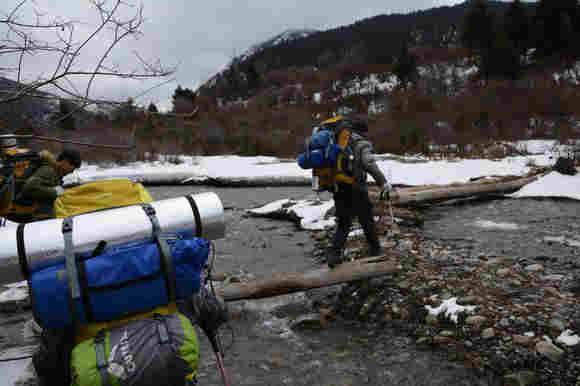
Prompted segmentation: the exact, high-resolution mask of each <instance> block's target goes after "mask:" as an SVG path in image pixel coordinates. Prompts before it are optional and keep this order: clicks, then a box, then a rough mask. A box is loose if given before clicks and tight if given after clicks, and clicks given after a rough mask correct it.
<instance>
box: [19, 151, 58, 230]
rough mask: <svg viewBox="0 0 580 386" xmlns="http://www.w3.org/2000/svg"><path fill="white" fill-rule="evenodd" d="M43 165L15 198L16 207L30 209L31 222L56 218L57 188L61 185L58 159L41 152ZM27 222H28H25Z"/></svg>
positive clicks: (46, 152)
mask: <svg viewBox="0 0 580 386" xmlns="http://www.w3.org/2000/svg"><path fill="white" fill-rule="evenodd" d="M40 157H41V160H42V162H41V165H40V167H39V168H38V169H37V170H36V171H35V172H34V173H33V174H32V176H30V177H29V178H28V179H27V180H26V182H25V183H24V185H23V187H22V190H21V192H20V194H19V195H18V196H17V197H16V198H15V204H16V207H21V208H22V211H23V212H28V211H26V210H24V209H26V208H29V209H30V212H31V213H29V215H30V216H31V220H30V221H34V220H42V219H46V218H51V217H54V201H55V200H56V198H57V196H58V195H57V192H56V189H55V188H56V187H57V186H58V185H60V176H59V175H58V171H57V166H56V158H55V157H54V155H53V154H52V153H50V152H49V151H46V150H44V151H42V152H40ZM23 222H27V221H23Z"/></svg>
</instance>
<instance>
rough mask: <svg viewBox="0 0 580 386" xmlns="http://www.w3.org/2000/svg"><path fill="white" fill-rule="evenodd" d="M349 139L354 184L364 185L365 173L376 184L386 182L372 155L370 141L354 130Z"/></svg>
mask: <svg viewBox="0 0 580 386" xmlns="http://www.w3.org/2000/svg"><path fill="white" fill-rule="evenodd" d="M351 141H352V149H353V153H354V165H353V172H354V175H355V180H356V184H357V185H359V187H366V183H367V173H368V174H370V175H371V176H372V177H373V178H374V179H375V181H376V183H377V185H379V186H382V185H384V184H386V182H387V179H386V178H385V175H384V174H383V172H382V171H381V169H379V167H378V166H377V163H376V161H375V158H374V156H373V153H372V152H373V145H372V144H371V142H370V141H369V140H368V139H366V138H365V137H363V136H362V135H360V134H358V133H355V132H353V133H352V134H351Z"/></svg>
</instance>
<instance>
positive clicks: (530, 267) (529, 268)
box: [525, 264, 544, 272]
mask: <svg viewBox="0 0 580 386" xmlns="http://www.w3.org/2000/svg"><path fill="white" fill-rule="evenodd" d="M525 270H526V271H528V272H543V271H544V266H543V265H542V264H531V265H528V266H526V268H525Z"/></svg>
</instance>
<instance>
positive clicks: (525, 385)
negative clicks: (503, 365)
mask: <svg viewBox="0 0 580 386" xmlns="http://www.w3.org/2000/svg"><path fill="white" fill-rule="evenodd" d="M535 383H536V373H534V372H533V371H520V372H517V373H513V374H508V375H506V376H505V377H503V384H504V386H530V385H533V384H535Z"/></svg>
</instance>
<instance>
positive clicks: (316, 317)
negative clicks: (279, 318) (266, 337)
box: [290, 313, 325, 330]
mask: <svg viewBox="0 0 580 386" xmlns="http://www.w3.org/2000/svg"><path fill="white" fill-rule="evenodd" d="M321 319H322V318H321V317H320V314H314V313H312V314H306V315H301V316H299V317H298V318H296V320H294V321H293V322H292V323H291V324H290V328H291V329H293V330H297V329H298V330H299V329H321V328H324V327H325V326H324V325H323V323H322V320H321Z"/></svg>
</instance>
